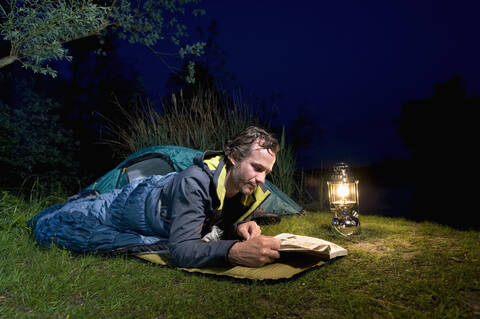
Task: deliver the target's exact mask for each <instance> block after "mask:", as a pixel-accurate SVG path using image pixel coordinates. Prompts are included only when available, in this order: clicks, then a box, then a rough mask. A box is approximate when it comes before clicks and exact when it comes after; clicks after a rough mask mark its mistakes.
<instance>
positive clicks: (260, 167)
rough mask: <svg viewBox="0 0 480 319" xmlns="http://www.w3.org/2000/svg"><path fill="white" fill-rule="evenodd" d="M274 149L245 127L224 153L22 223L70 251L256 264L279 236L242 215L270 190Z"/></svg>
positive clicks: (269, 256) (268, 138)
mask: <svg viewBox="0 0 480 319" xmlns="http://www.w3.org/2000/svg"><path fill="white" fill-rule="evenodd" d="M278 148H279V146H278V141H277V140H276V139H275V138H274V137H273V136H272V135H271V134H269V133H267V132H266V131H264V130H262V129H260V128H257V127H249V128H247V129H245V130H244V131H243V132H241V133H240V134H238V135H237V136H236V137H235V138H234V139H233V140H231V141H229V142H228V143H227V146H226V147H225V149H224V151H223V152H208V151H207V152H205V153H203V154H202V155H201V156H198V157H196V158H195V159H194V164H193V165H192V166H190V167H189V168H187V169H186V170H184V171H182V172H180V173H170V174H168V175H165V176H155V175H154V176H151V177H148V178H145V179H143V180H140V181H134V182H132V183H130V184H128V185H126V186H124V187H123V188H122V189H119V190H114V191H113V192H112V193H106V194H101V195H99V194H95V195H94V196H87V197H85V196H77V197H76V198H75V199H74V200H70V201H68V202H67V203H64V204H61V205H54V206H51V207H48V208H47V209H45V210H44V211H42V212H40V213H39V214H38V215H37V216H35V217H34V218H32V220H30V221H29V224H30V225H31V226H33V228H34V235H35V238H36V240H37V241H38V242H39V243H40V244H45V245H50V243H52V242H53V243H55V244H57V245H58V246H61V247H64V248H66V249H69V250H72V251H78V252H107V253H111V252H114V253H115V252H117V253H118V252H120V253H132V254H137V253H150V252H167V251H168V252H169V253H170V256H171V261H172V263H173V264H175V265H177V266H181V267H203V266H227V265H244V266H249V267H260V266H263V265H265V264H267V263H270V262H273V261H274V260H276V259H277V258H279V252H278V249H279V247H280V241H279V240H276V239H275V238H273V237H267V236H262V235H261V231H260V227H259V226H258V225H257V224H256V223H255V222H254V221H246V220H247V218H248V216H249V215H250V214H251V213H252V212H253V211H254V210H255V209H256V208H257V207H258V206H259V205H260V204H261V202H262V201H263V200H264V199H265V198H266V197H267V196H268V195H269V192H268V190H267V189H266V188H263V184H264V182H265V178H266V175H267V174H268V173H270V172H271V171H272V168H273V165H274V163H275V159H276V152H277V151H278ZM89 194H90V195H91V193H89Z"/></svg>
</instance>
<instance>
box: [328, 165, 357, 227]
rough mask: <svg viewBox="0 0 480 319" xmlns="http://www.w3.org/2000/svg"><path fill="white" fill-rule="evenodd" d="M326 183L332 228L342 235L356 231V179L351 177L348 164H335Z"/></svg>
mask: <svg viewBox="0 0 480 319" xmlns="http://www.w3.org/2000/svg"><path fill="white" fill-rule="evenodd" d="M327 185H328V199H329V201H330V211H331V212H332V215H333V217H332V226H333V228H334V229H335V230H336V231H338V232H339V233H340V234H342V235H344V236H350V235H352V234H355V233H358V232H359V231H360V220H359V219H358V180H355V178H353V176H352V175H351V173H350V170H349V168H348V165H347V164H345V163H339V164H337V165H336V166H335V167H334V169H333V174H332V176H331V178H330V181H328V182H327Z"/></svg>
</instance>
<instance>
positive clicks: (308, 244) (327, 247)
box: [275, 233, 347, 258]
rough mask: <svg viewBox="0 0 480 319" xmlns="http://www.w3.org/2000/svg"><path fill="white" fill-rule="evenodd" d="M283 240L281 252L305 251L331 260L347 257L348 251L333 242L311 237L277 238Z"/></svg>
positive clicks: (281, 236) (281, 235) (285, 236)
mask: <svg viewBox="0 0 480 319" xmlns="http://www.w3.org/2000/svg"><path fill="white" fill-rule="evenodd" d="M275 238H277V239H280V240H281V246H280V251H298V252H301V251H304V252H310V253H315V254H319V255H326V256H328V257H329V258H335V257H339V256H345V255H347V250H346V249H345V248H342V247H340V246H338V245H337V244H334V243H332V242H329V241H326V240H323V239H320V238H315V237H309V236H301V235H294V234H288V233H282V234H278V235H277V236H275Z"/></svg>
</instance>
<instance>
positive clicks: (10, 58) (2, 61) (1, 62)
mask: <svg viewBox="0 0 480 319" xmlns="http://www.w3.org/2000/svg"><path fill="white" fill-rule="evenodd" d="M17 60H18V57H17V56H15V55H7V56H4V57H3V58H0V69H1V68H3V67H5V66H7V65H9V64H12V63H13V62H15V61H17Z"/></svg>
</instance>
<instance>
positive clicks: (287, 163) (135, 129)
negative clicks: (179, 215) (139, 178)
mask: <svg viewBox="0 0 480 319" xmlns="http://www.w3.org/2000/svg"><path fill="white" fill-rule="evenodd" d="M118 107H119V110H120V111H121V112H122V114H123V115H124V118H125V121H124V122H122V123H113V122H112V121H110V122H109V126H108V128H109V131H110V134H111V137H110V139H108V140H106V142H107V143H108V144H110V145H111V146H112V148H113V152H114V154H115V155H116V156H117V157H118V158H119V159H123V158H125V157H126V156H128V155H130V154H132V153H134V152H136V151H138V150H140V149H143V148H145V147H148V146H153V145H178V146H184V147H189V148H193V149H197V150H202V151H205V150H222V149H224V146H225V143H226V142H227V141H228V139H229V138H231V137H233V136H235V135H236V134H238V133H239V132H241V131H242V130H244V129H245V128H247V127H249V126H252V125H255V126H259V127H263V128H266V129H269V130H270V124H269V123H268V121H262V120H261V116H260V115H259V114H256V113H255V112H254V111H253V110H252V108H251V107H249V106H248V105H247V104H245V103H242V102H240V101H239V100H235V99H233V98H231V97H230V96H227V95H221V94H219V93H218V92H215V91H212V90H201V89H200V90H197V91H196V93H194V94H193V95H191V96H188V97H186V96H184V95H183V93H182V91H180V92H179V93H178V94H173V95H172V97H171V99H170V100H168V101H167V102H165V103H164V104H163V106H162V112H159V111H157V110H155V109H154V107H153V106H151V105H150V104H149V103H146V104H141V103H138V104H137V105H136V106H135V107H132V108H129V109H126V108H125V107H123V106H122V105H120V104H118ZM280 144H281V145H280V147H281V150H280V152H279V153H278V154H277V161H276V164H275V167H274V171H273V173H272V176H271V179H272V182H273V183H274V184H275V185H277V186H278V187H279V188H280V189H281V190H283V191H284V192H285V193H286V194H287V195H289V196H292V195H293V194H294V193H295V190H296V186H295V182H294V179H293V174H294V171H295V158H294V151H293V148H292V147H291V146H290V145H288V144H287V143H286V137H285V131H284V130H283V132H282V136H281V138H280Z"/></svg>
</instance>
